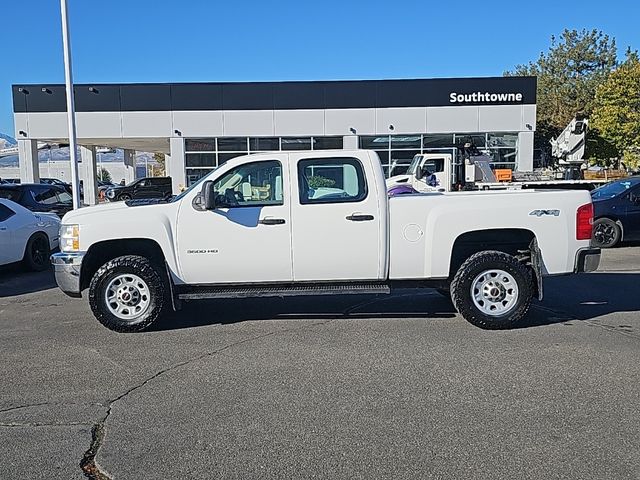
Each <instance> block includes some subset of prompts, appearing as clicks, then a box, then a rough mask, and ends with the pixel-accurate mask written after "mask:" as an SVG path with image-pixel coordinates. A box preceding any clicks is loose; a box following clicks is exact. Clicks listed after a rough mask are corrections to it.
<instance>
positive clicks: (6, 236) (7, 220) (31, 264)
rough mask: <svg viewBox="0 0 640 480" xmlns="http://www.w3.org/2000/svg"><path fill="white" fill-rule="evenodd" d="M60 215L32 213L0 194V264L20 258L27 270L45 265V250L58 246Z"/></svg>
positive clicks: (45, 266) (46, 258)
mask: <svg viewBox="0 0 640 480" xmlns="http://www.w3.org/2000/svg"><path fill="white" fill-rule="evenodd" d="M59 228H60V219H59V218H58V216H57V215H55V214H53V213H49V214H47V213H33V212H31V211H30V210H27V209H26V208H24V207H23V206H21V205H18V204H17V203H15V202H12V201H11V200H7V199H5V198H0V265H7V264H10V263H15V262H22V263H23V265H24V266H25V267H26V268H27V269H29V270H35V271H41V270H45V269H47V268H49V265H50V263H49V254H50V253H51V251H52V250H54V249H56V248H58V234H59V232H58V231H59Z"/></svg>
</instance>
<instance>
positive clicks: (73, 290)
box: [51, 252, 84, 297]
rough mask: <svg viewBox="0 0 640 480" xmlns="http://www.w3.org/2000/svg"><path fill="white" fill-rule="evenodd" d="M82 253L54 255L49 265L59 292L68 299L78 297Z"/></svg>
mask: <svg viewBox="0 0 640 480" xmlns="http://www.w3.org/2000/svg"><path fill="white" fill-rule="evenodd" d="M83 258H84V252H70V253H64V252H60V253H54V254H53V255H51V264H52V265H53V271H54V272H55V275H56V283H57V284H58V287H60V290H62V291H63V292H64V293H66V294H67V295H69V296H70V297H80V296H81V295H80V271H81V269H82V259H83Z"/></svg>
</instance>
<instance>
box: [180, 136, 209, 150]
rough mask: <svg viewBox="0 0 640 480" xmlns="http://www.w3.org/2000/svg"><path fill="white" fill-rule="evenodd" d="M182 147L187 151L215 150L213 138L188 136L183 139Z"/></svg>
mask: <svg viewBox="0 0 640 480" xmlns="http://www.w3.org/2000/svg"><path fill="white" fill-rule="evenodd" d="M184 149H185V151H187V152H215V151H216V139H215V138H189V139H187V140H186V141H185V144H184Z"/></svg>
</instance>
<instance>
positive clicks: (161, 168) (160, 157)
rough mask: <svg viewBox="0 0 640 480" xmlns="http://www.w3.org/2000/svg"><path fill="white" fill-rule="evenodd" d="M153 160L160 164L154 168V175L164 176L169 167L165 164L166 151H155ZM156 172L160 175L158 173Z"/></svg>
mask: <svg viewBox="0 0 640 480" xmlns="http://www.w3.org/2000/svg"><path fill="white" fill-rule="evenodd" d="M153 160H154V161H155V162H156V163H157V164H158V167H157V169H155V168H154V176H160V177H161V176H163V175H165V174H166V171H167V168H166V165H165V158H164V153H154V154H153ZM156 172H157V173H158V175H156Z"/></svg>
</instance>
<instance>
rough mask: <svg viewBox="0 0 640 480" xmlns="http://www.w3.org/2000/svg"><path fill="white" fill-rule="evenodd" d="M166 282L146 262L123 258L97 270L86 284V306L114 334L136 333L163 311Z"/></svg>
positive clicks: (156, 318)
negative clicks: (87, 289)
mask: <svg viewBox="0 0 640 480" xmlns="http://www.w3.org/2000/svg"><path fill="white" fill-rule="evenodd" d="M165 304H166V296H165V282H164V281H163V277H162V274H161V273H160V272H159V269H158V267H156V266H155V265H154V264H153V263H152V262H150V261H149V259H147V258H144V257H141V256H138V255H126V256H123V257H117V258H114V259H113V260H110V261H108V262H107V263H105V264H104V265H103V266H102V267H100V268H99V269H98V271H97V272H96V273H95V275H94V276H93V278H92V279H91V284H90V285H89V305H90V306H91V310H92V311H93V314H94V315H95V317H96V318H97V319H98V321H99V322H100V323H102V325H104V326H105V327H107V328H108V329H110V330H113V331H116V332H139V331H141V330H144V329H145V328H148V327H149V326H150V325H151V324H153V323H154V322H155V321H156V320H158V319H159V318H160V316H161V314H162V312H163V310H164V308H165Z"/></svg>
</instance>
